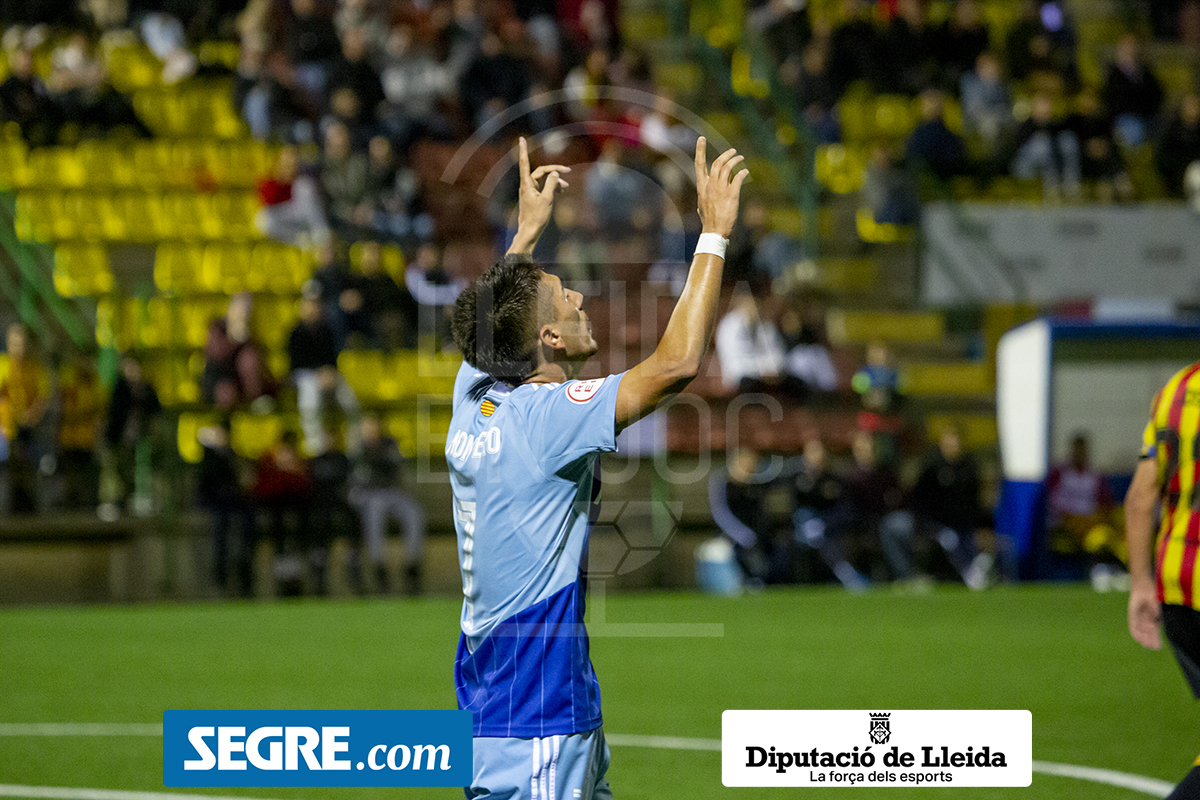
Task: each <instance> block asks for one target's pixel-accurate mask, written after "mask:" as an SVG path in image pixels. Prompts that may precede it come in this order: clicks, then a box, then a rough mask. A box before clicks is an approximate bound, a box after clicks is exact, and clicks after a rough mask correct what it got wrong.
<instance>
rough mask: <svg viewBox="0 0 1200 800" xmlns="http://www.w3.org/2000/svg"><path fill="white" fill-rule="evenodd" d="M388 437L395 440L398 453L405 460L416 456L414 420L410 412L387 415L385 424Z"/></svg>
mask: <svg viewBox="0 0 1200 800" xmlns="http://www.w3.org/2000/svg"><path fill="white" fill-rule="evenodd" d="M385 426H386V427H387V432H388V435H390V436H391V437H392V438H393V439H395V440H396V445H397V446H398V447H399V448H400V452H401V453H403V454H404V455H405V456H406V457H407V458H413V457H414V456H416V454H417V430H416V420H415V419H414V414H413V413H412V412H402V413H397V414H389V415H388V417H387V420H386V422H385Z"/></svg>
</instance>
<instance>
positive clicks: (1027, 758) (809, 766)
mask: <svg viewBox="0 0 1200 800" xmlns="http://www.w3.org/2000/svg"><path fill="white" fill-rule="evenodd" d="M721 781H722V783H724V784H725V785H726V786H812V787H823V786H838V787H847V786H851V787H858V786H870V787H873V788H878V787H885V786H886V787H911V786H1029V785H1030V784H1031V783H1032V782H1033V715H1032V714H1031V713H1030V712H1028V711H990V710H989V711H958V710H955V711H897V710H887V709H885V710H882V711H879V710H861V711H726V712H725V713H724V714H722V715H721Z"/></svg>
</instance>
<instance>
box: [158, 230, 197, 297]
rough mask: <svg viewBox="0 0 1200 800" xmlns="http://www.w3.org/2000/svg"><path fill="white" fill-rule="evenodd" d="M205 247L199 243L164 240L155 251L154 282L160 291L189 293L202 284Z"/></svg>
mask: <svg viewBox="0 0 1200 800" xmlns="http://www.w3.org/2000/svg"><path fill="white" fill-rule="evenodd" d="M203 256H204V249H203V247H201V246H200V245H198V244H189V243H184V242H164V243H163V244H160V245H159V246H158V248H157V249H156V250H155V251H154V283H155V285H156V286H157V287H158V290H159V291H160V292H177V293H187V292H194V291H197V290H198V289H199V288H200V286H201V268H202V262H203Z"/></svg>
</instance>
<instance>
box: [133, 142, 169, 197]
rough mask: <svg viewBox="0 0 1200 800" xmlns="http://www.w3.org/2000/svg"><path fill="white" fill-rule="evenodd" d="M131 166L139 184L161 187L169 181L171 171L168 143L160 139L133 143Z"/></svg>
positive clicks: (153, 187)
mask: <svg viewBox="0 0 1200 800" xmlns="http://www.w3.org/2000/svg"><path fill="white" fill-rule="evenodd" d="M133 168H134V177H135V178H136V180H137V183H138V185H139V186H142V187H144V188H146V189H158V188H161V187H162V186H163V185H164V184H166V183H167V182H169V180H170V175H171V174H172V172H173V165H172V164H171V145H170V143H169V142H166V141H163V140H161V139H151V140H150V141H140V142H136V143H134V145H133Z"/></svg>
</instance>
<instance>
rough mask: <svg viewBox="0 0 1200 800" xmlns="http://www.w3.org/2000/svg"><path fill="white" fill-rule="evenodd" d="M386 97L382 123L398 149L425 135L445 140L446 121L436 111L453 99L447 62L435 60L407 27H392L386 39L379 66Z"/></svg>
mask: <svg viewBox="0 0 1200 800" xmlns="http://www.w3.org/2000/svg"><path fill="white" fill-rule="evenodd" d="M382 81H383V91H384V94H385V95H386V97H387V107H386V109H385V112H384V120H383V124H384V125H385V126H386V127H387V130H388V132H389V133H390V134H391V136H392V137H393V138H394V139H395V140H396V142H397V143H398V144H399V146H400V147H401V149H404V148H407V147H408V145H409V144H411V143H412V142H413V141H414V140H415V139H417V138H418V137H420V136H423V135H428V136H433V137H436V138H448V137H449V136H450V135H451V128H450V122H449V120H448V119H447V117H446V115H445V113H443V112H442V110H441V109H440V105H441V103H442V102H443V101H445V100H447V99H449V98H452V97H454V96H455V92H456V90H457V85H456V76H455V74H454V71H453V67H452V65H451V63H449V61H448V60H440V61H439V60H438V59H437V58H436V57H435V53H434V51H433V49H432V48H431V47H430V45H429V43H428V42H426V41H424V40H421V39H418V38H417V36H416V33H415V31H414V30H413V28H412V27H411V26H409V25H404V24H400V25H396V26H395V27H394V28H392V32H391V34H390V35H389V36H388V40H387V50H386V58H385V61H384V66H383V74H382Z"/></svg>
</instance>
